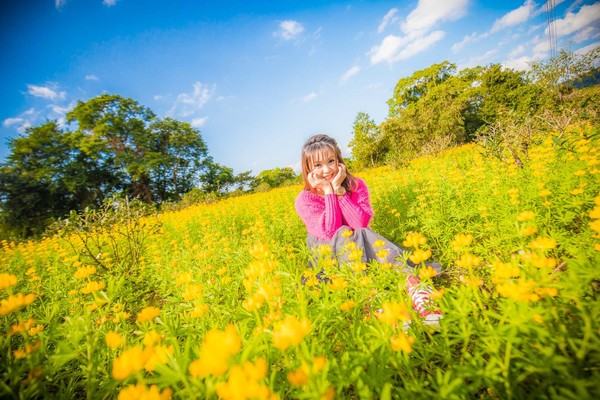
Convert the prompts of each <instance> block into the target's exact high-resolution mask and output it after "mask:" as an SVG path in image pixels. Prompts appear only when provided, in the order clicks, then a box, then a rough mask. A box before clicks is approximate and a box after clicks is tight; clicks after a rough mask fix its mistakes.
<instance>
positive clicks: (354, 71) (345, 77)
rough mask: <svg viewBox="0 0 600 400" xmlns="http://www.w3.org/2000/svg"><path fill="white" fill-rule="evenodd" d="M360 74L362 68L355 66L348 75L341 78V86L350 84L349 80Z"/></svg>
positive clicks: (347, 72)
mask: <svg viewBox="0 0 600 400" xmlns="http://www.w3.org/2000/svg"><path fill="white" fill-rule="evenodd" d="M359 72H360V67H359V66H358V65H355V66H353V67H352V68H350V69H349V70H348V71H346V73H345V74H344V75H342V77H341V78H340V84H342V85H343V84H344V83H346V82H348V79H350V78H352V77H353V76H355V75H356V74H358V73H359Z"/></svg>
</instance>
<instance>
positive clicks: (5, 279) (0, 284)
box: [0, 274, 17, 290]
mask: <svg viewBox="0 0 600 400" xmlns="http://www.w3.org/2000/svg"><path fill="white" fill-rule="evenodd" d="M16 284H17V277H16V276H15V275H12V274H0V290H3V289H8V288H9V287H11V286H14V285H16Z"/></svg>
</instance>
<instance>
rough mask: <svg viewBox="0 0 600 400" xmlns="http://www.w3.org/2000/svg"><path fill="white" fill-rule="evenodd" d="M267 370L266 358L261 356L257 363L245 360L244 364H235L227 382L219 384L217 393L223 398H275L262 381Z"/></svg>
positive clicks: (243, 399) (231, 399)
mask: <svg viewBox="0 0 600 400" xmlns="http://www.w3.org/2000/svg"><path fill="white" fill-rule="evenodd" d="M266 372H267V363H266V361H265V359H264V358H259V359H258V360H256V363H255V364H252V363H251V362H245V363H244V365H242V366H240V365H234V366H233V367H231V370H230V371H229V378H228V379H227V382H220V383H218V384H217V395H218V396H219V398H221V399H223V400H247V399H248V400H249V399H269V398H271V399H273V398H274V397H275V396H274V395H272V393H271V391H270V389H269V388H268V387H267V386H266V385H262V384H261V383H260V381H261V380H262V379H264V377H265V375H266Z"/></svg>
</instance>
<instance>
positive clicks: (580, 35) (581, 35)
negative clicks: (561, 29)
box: [573, 26, 599, 43]
mask: <svg viewBox="0 0 600 400" xmlns="http://www.w3.org/2000/svg"><path fill="white" fill-rule="evenodd" d="M598 36H599V33H598V29H597V28H596V27H595V26H588V27H586V28H583V29H582V30H580V31H579V32H577V34H576V35H575V36H573V41H574V42H575V43H581V42H585V41H588V40H590V39H595V38H597V37H598Z"/></svg>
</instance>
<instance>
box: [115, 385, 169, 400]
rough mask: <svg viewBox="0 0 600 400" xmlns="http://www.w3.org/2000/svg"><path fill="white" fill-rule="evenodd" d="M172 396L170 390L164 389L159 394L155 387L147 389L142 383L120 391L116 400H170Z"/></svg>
mask: <svg viewBox="0 0 600 400" xmlns="http://www.w3.org/2000/svg"><path fill="white" fill-rule="evenodd" d="M172 395H173V391H172V390H171V388H166V389H165V390H163V391H162V392H161V391H160V389H159V388H158V386H156V385H152V386H150V387H149V388H148V387H146V385H144V384H143V383H137V384H135V385H128V386H125V387H124V388H123V389H121V391H120V392H119V397H118V400H170V399H171V396H172Z"/></svg>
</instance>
